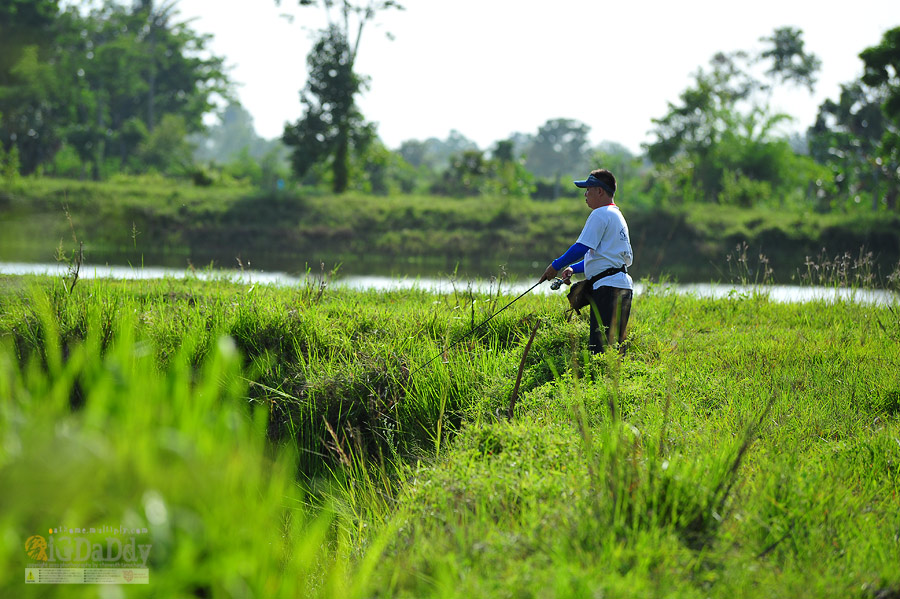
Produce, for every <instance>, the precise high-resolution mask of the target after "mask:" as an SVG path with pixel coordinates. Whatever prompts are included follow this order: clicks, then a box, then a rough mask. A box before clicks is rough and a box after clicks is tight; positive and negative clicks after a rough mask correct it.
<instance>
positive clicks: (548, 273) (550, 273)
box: [538, 263, 557, 283]
mask: <svg viewBox="0 0 900 599" xmlns="http://www.w3.org/2000/svg"><path fill="white" fill-rule="evenodd" d="M556 272H557V271H556V269H555V268H553V264H552V263H551V264H548V265H547V270H545V271H544V274H542V275H541V278H540V280H539V281H538V283H543V282H544V281H549V280H551V279H552V278H553V277H555V276H556Z"/></svg>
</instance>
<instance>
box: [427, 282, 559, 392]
mask: <svg viewBox="0 0 900 599" xmlns="http://www.w3.org/2000/svg"><path fill="white" fill-rule="evenodd" d="M543 282H544V281H538V282H537V283H535V284H534V285H532V286H531V287H529V288H528V289H526V290H525V291H523V292H522V293H521V294H520V295H519V297H517V298H516V299H514V300H513V301H511V302H509V303H508V304H506V305H505V306H503V307H502V308H500V309H499V310H497V311H496V312H494V313H493V314H491V315H490V316H489V317H488V318H486V319H485V320H484V321H482V322H481V323H480V324H478V325H477V326H474V327H472V329H471V330H469V331H468V332H467V333H466V334H465V335H463V336H462V337H460V338H459V339H457V340H456V341H455V342H454V343H453V345H451V346H450V347H448V348H447V349H445V350H444V351H442V352H441V353H439V354H437V355H435V356H433V357H432V358H431V359H430V360H428V361H427V362H425V363H424V364H422V365H421V366H419V367H418V368H416V369H415V370H413V371H412V372H410V373H409V376H412V375H414V374H415V373H417V372H419V371H420V370H422V369H423V368H425V367H426V366H428V365H429V364H431V363H432V362H434V361H435V360H436V359H437V358H439V357H440V356H442V355H443V354H444V353H446V352H448V351H450V350H451V349H453V348H454V347H456V346H457V345H459V344H460V343H462V342H463V341H464V340H465V339H466V337H468V336H469V335H471V334H472V333H474V332H475V331H477V330H478V329H480V328H481V327H483V326H484V325H486V324H487V323H489V322H490V321H491V319H492V318H494V317H495V316H497V315H498V314H500V313H501V312H503V311H504V310H506V309H507V308H509V307H510V306H512V305H513V304H514V303H516V302H517V301H519V300H520V299H522V298H523V297H525V296H526V295H527V294H528V292H530V291H531V290H532V289H534V288H535V287H537V286H538V285H540V284H541V283H543ZM554 285H556V286H555V287H554ZM550 287H551V288H552V289H559V284H558V283H557V279H554V281H553V283H552V284H551V285H550Z"/></svg>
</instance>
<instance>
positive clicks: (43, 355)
mask: <svg viewBox="0 0 900 599" xmlns="http://www.w3.org/2000/svg"><path fill="white" fill-rule="evenodd" d="M511 299H512V297H511V296H508V295H506V294H504V293H502V292H501V291H500V290H497V291H493V292H491V293H474V292H471V291H468V290H466V291H459V292H457V293H456V294H449V295H433V294H430V293H427V292H424V291H420V290H410V291H401V292H389V293H372V292H353V291H339V292H336V291H333V290H325V291H324V292H321V290H320V289H318V288H316V287H314V286H309V287H299V288H294V289H284V288H275V287H266V286H254V287H246V286H242V285H237V284H233V283H230V282H228V281H225V280H214V281H210V282H201V281H196V280H186V281H182V280H161V281H132V282H115V281H105V280H83V281H79V282H78V284H77V285H76V286H75V287H74V288H72V289H71V291H66V289H65V288H64V287H63V285H62V283H61V282H60V281H57V280H50V279H45V278H32V277H4V278H0V439H2V444H0V486H2V488H3V489H14V492H12V493H3V494H2V495H0V564H2V566H3V568H2V570H0V571H2V574H0V594H2V595H3V596H43V595H45V594H52V595H53V596H64V597H69V596H72V597H81V596H84V597H88V596H90V597H94V596H96V595H97V593H98V587H92V586H78V585H60V586H56V587H51V586H26V585H24V583H23V582H22V578H21V576H22V573H23V568H24V565H25V563H26V562H27V561H28V558H27V557H26V556H25V553H24V540H25V539H26V538H27V537H29V536H30V535H33V534H36V533H37V531H43V530H45V529H46V528H47V527H48V526H54V525H59V524H61V525H69V526H77V525H94V524H97V525H101V524H105V523H108V522H110V521H111V522H128V523H134V525H136V526H145V527H147V528H148V530H149V532H148V536H147V538H148V539H149V542H151V543H152V550H151V554H150V562H149V568H150V571H151V583H150V584H149V585H146V586H145V585H135V586H131V587H128V588H127V589H123V592H122V594H121V595H117V596H129V597H131V596H135V597H141V596H148V597H149V596H153V597H156V596H166V597H196V596H201V597H235V596H238V597H299V596H314V597H372V596H391V597H470V596H498V597H531V596H535V597H583V596H592V595H602V596H605V597H644V596H646V597H651V596H652V597H656V596H672V597H763V596H791V597H861V598H868V597H873V598H874V597H879V598H884V597H892V596H897V595H898V594H900V571H898V569H897V564H898V563H900V541H898V539H900V503H898V502H900V499H898V496H897V492H898V490H900V343H898V341H900V306H898V305H896V304H894V305H891V306H873V305H862V304H856V303H825V302H820V303H812V304H779V303H775V302H770V301H769V300H768V299H767V297H766V295H765V293H764V292H761V293H755V294H750V295H736V296H732V297H729V298H726V299H720V300H711V299H698V298H693V297H687V296H680V295H675V294H673V293H670V292H668V291H666V289H665V287H661V286H650V291H649V292H647V293H645V294H643V295H641V296H639V297H638V298H636V301H635V304H634V308H633V312H632V326H631V334H630V347H629V351H628V354H627V355H626V357H624V358H622V359H619V358H618V357H616V356H615V355H613V354H609V355H606V356H601V357H591V356H589V355H588V354H587V353H586V351H585V350H586V338H587V331H586V326H587V325H586V322H585V319H584V318H576V319H574V320H572V321H570V322H567V321H566V319H565V318H564V315H563V304H564V299H563V298H561V297H559V296H549V297H548V296H540V295H534V296H532V295H529V296H526V297H525V298H523V299H522V300H520V301H519V302H517V303H516V304H514V305H513V306H511V307H510V308H509V309H508V310H505V311H504V312H503V313H501V314H500V315H498V316H497V317H496V318H495V319H493V320H492V321H491V322H490V323H489V325H487V326H485V327H484V328H483V329H480V330H479V331H478V332H477V333H476V334H475V335H474V336H472V338H471V339H466V340H464V341H462V342H460V343H458V344H457V345H455V346H453V344H454V343H456V342H457V341H458V340H460V339H462V338H463V337H464V335H465V333H466V332H468V331H469V330H470V329H471V326H472V324H473V323H474V324H477V323H478V322H481V321H482V320H483V319H484V318H486V317H487V316H488V315H490V314H492V313H494V312H495V311H496V310H497V309H499V307H502V306H503V305H505V304H506V303H507V302H508V301H510V300H511ZM535 325H537V332H536V333H535V335H534V339H533V343H532V345H531V349H530V351H529V352H528V355H527V357H526V358H525V360H524V367H523V371H522V379H521V384H520V385H519V387H518V400H517V402H516V404H515V410H514V413H513V415H512V418H508V417H507V415H506V410H507V408H508V406H509V400H510V394H511V393H512V391H513V388H514V385H515V384H516V383H515V381H516V379H517V375H518V374H519V368H520V364H522V357H523V352H524V347H525V345H526V343H527V342H528V341H529V338H530V336H531V333H532V331H533V330H534V327H535ZM448 348H449V349H448ZM445 351H446V358H444V357H443V355H442V352H445ZM436 355H437V356H441V358H440V359H437V360H434V361H432V362H431V363H429V364H427V365H425V366H424V367H421V368H420V366H422V365H424V364H425V363H426V362H427V361H428V360H429V359H431V358H432V357H434V356H436ZM104 596H106V595H104Z"/></svg>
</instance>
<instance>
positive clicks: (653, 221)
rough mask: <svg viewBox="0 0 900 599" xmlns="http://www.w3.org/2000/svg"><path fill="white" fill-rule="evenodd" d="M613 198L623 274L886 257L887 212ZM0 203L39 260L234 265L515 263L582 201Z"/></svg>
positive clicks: (898, 242) (259, 196)
mask: <svg viewBox="0 0 900 599" xmlns="http://www.w3.org/2000/svg"><path fill="white" fill-rule="evenodd" d="M620 205H621V207H622V209H623V211H624V212H625V214H626V215H627V217H628V221H629V225H630V228H631V236H632V243H633V245H634V248H635V255H636V257H635V265H634V268H633V274H634V276H635V277H636V278H643V277H649V278H652V279H656V278H659V277H663V276H670V277H673V278H676V279H679V280H682V281H688V280H692V281H696V280H706V281H709V280H711V279H712V280H722V281H727V280H743V279H750V280H756V281H759V282H762V281H763V280H764V279H765V280H769V281H772V280H774V281H779V282H790V281H791V280H797V279H798V278H799V277H802V276H804V275H806V276H809V275H810V274H815V273H811V272H810V269H811V268H812V266H811V265H812V264H813V263H814V264H817V265H818V266H816V267H815V268H814V269H813V270H816V269H820V268H824V265H825V263H826V262H828V263H834V262H835V261H836V259H839V260H842V261H843V262H844V263H845V267H846V268H848V269H850V271H848V273H847V274H848V276H851V277H852V276H856V275H855V274H854V272H853V271H854V270H859V269H863V270H865V271H866V272H865V273H863V272H862V271H860V276H863V275H865V276H868V275H872V276H878V271H880V272H881V278H882V279H883V278H884V276H886V275H887V274H888V273H891V272H893V271H894V270H896V269H897V266H898V260H900V215H897V214H890V213H885V212H881V213H877V214H876V213H872V212H871V211H870V210H866V209H860V210H858V211H856V212H853V213H845V214H833V213H832V214H815V213H812V214H800V213H788V214H785V213H780V212H778V211H774V210H769V209H764V208H762V209H758V208H736V207H733V206H716V205H694V206H659V207H654V206H651V205H648V204H646V203H641V202H637V203H636V204H634V205H633V204H632V203H631V202H630V198H629V197H628V196H625V197H623V199H622V201H621V203H620ZM0 212H2V213H3V214H4V219H3V221H2V222H3V224H2V225H0V238H2V239H3V240H4V244H3V245H4V246H7V247H11V246H15V247H19V248H22V247H30V248H33V249H39V250H40V251H41V252H42V255H43V256H46V257H45V258H44V260H46V259H49V257H50V256H51V253H52V251H53V250H54V249H58V250H61V251H59V252H58V253H60V254H62V255H64V256H65V255H71V252H72V251H73V250H74V249H77V247H78V243H80V242H83V243H84V247H85V251H86V252H87V253H88V256H89V257H90V256H94V257H95V258H96V257H98V256H107V257H108V256H114V255H115V254H116V253H129V254H130V255H135V254H137V255H139V256H141V255H158V254H162V253H172V254H176V255H181V256H183V257H184V260H190V259H193V260H194V262H195V263H196V262H197V260H198V258H197V256H210V255H212V256H218V257H219V259H220V260H222V261H223V263H222V264H220V266H226V267H235V266H236V264H237V261H238V260H240V259H241V257H243V258H242V259H243V260H244V261H245V262H246V261H248V260H250V259H253V258H252V257H254V256H261V255H273V254H274V255H282V256H286V257H287V258H288V259H291V258H293V259H294V260H295V261H304V260H306V261H310V262H312V263H314V264H315V265H316V266H317V265H318V261H319V260H320V259H321V260H327V261H328V262H329V264H334V263H336V262H341V263H343V264H346V265H348V268H350V269H353V268H354V267H355V266H356V265H357V264H358V263H359V262H366V261H371V260H372V259H373V257H376V256H377V257H378V258H379V259H381V260H383V261H387V262H390V261H401V263H405V262H409V261H413V262H415V261H423V262H428V261H432V262H440V263H441V264H450V265H452V264H453V263H456V262H461V263H466V262H472V261H474V260H485V261H489V262H490V263H492V264H495V265H501V264H502V265H506V266H507V267H508V269H509V270H510V271H514V272H519V273H523V272H530V271H531V270H533V263H535V262H536V263H538V264H541V265H543V264H544V263H546V262H548V261H550V260H551V259H553V258H555V257H556V256H557V255H559V254H560V253H562V252H563V251H564V250H565V249H566V248H567V247H568V245H569V244H570V243H571V240H572V239H573V238H574V237H575V236H576V235H577V234H578V231H579V230H580V228H581V226H582V224H583V222H584V219H585V217H586V214H587V208H586V207H585V206H584V203H583V202H582V201H581V200H580V199H578V198H560V199H558V200H554V201H539V200H533V199H529V198H512V197H509V196H490V197H486V198H485V197H477V198H461V199H456V200H440V199H439V198H436V197H434V196H418V195H396V196H391V197H386V198H381V199H379V200H377V201H373V198H372V196H370V195H367V194H362V193H347V194H344V195H341V196H335V195H332V194H312V193H309V194H297V193H295V192H293V191H290V190H282V191H272V192H263V191H258V190H253V189H252V188H248V187H244V188H238V187H230V188H222V189H217V188H214V187H205V188H198V187H194V186H190V185H183V184H182V185H178V184H175V183H173V182H172V181H170V180H166V179H164V178H157V179H156V180H155V181H154V180H152V179H148V178H146V177H144V178H140V179H130V180H121V181H118V182H105V183H92V182H73V181H68V182H65V181H59V180H50V179H44V180H36V181H30V182H29V184H28V185H18V186H6V187H5V188H2V189H0ZM73 240H77V242H78V243H76V242H75V241H73ZM192 256H194V257H193V258H191V257H192ZM106 259H109V258H106ZM848 260H849V261H850V262H849V263H847V261H848ZM854 263H858V264H857V266H854ZM182 264H185V262H184V261H182ZM196 265H197V266H200V265H201V264H196ZM256 266H257V267H260V268H261V267H262V265H260V264H258V263H257V264H256ZM302 266H303V265H302V264H299V266H298V268H300V267H302ZM356 272H358V267H357V269H356Z"/></svg>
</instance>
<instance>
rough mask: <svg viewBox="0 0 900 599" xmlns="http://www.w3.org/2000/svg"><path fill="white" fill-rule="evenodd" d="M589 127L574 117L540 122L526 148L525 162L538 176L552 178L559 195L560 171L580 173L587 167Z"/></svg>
mask: <svg viewBox="0 0 900 599" xmlns="http://www.w3.org/2000/svg"><path fill="white" fill-rule="evenodd" d="M590 130H591V128H590V127H589V126H587V125H585V124H584V123H582V122H580V121H576V120H574V119H551V120H549V121H547V122H546V123H544V124H543V125H541V127H540V128H539V129H538V132H537V135H535V136H534V138H532V140H531V145H530V146H529V147H528V149H527V150H526V158H525V166H526V167H527V168H528V170H530V171H531V172H532V173H534V174H535V175H537V176H539V177H548V178H552V179H553V181H554V191H553V197H554V198H555V197H557V196H558V195H559V185H560V179H561V178H562V176H563V174H570V175H574V174H576V173H579V174H582V173H583V172H584V171H585V169H586V168H587V167H588V158H589V157H590V156H589V151H590V143H589V142H588V137H587V136H588V133H590Z"/></svg>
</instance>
